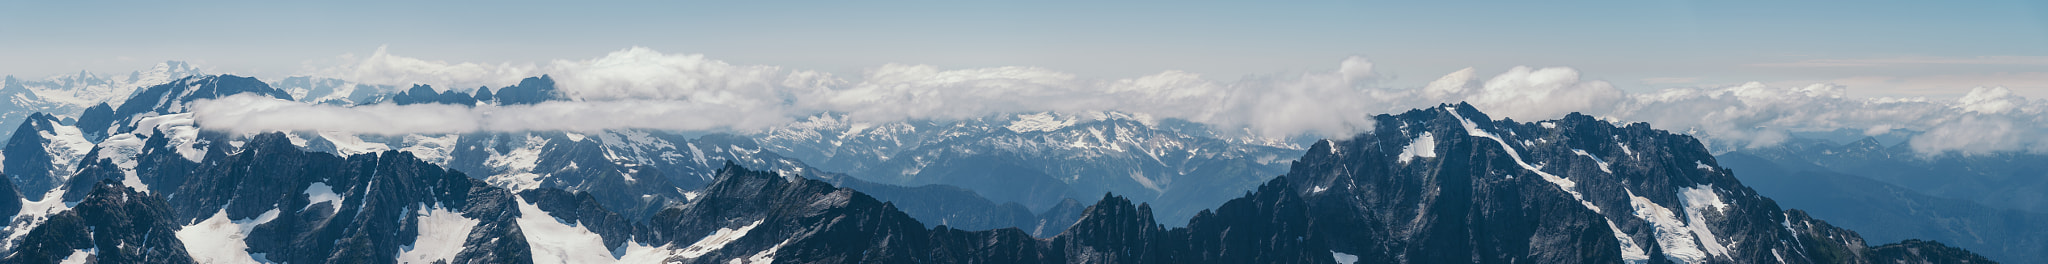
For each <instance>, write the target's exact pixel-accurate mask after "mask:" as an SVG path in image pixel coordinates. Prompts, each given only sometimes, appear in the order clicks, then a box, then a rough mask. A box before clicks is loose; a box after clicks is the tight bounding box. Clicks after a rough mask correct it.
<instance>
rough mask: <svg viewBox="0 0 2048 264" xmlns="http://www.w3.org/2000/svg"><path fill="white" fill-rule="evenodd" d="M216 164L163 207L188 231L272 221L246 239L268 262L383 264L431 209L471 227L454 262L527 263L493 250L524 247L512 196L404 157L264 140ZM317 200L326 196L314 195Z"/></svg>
mask: <svg viewBox="0 0 2048 264" xmlns="http://www.w3.org/2000/svg"><path fill="white" fill-rule="evenodd" d="M217 155H221V156H210V157H209V158H208V162H206V163H205V164H204V165H202V166H201V167H199V168H198V169H197V170H196V172H195V173H193V175H192V178H191V179H189V180H187V181H186V184H185V185H183V186H179V187H178V189H177V193H178V195H177V196H176V197H174V198H173V199H172V200H171V204H173V205H174V206H175V207H177V208H178V209H179V212H178V216H179V218H178V219H179V220H180V221H182V222H184V223H197V222H199V221H201V220H204V219H205V218H207V217H210V216H212V215H213V214H215V213H217V212H218V213H222V214H225V217H227V218H228V219H251V218H261V217H263V216H264V215H266V214H268V215H273V216H272V217H274V219H272V220H269V221H268V222H265V223H263V224H260V225H257V226H256V227H255V228H254V229H253V230H252V231H251V232H250V233H249V234H248V238H247V240H248V241H250V242H249V243H248V244H249V252H250V253H260V254H265V256H266V257H267V258H269V260H271V261H285V262H293V263H320V262H326V263H335V262H341V263H390V262H392V261H393V260H392V259H391V257H390V256H396V255H399V253H401V252H402V249H401V247H402V246H407V245H412V244H413V243H414V242H415V241H414V239H416V238H417V237H418V236H419V234H420V232H421V230H420V229H419V228H420V222H419V221H421V220H420V219H421V217H422V214H424V213H426V212H427V211H430V210H446V211H451V212H459V213H460V214H461V216H463V217H466V218H469V219H476V220H479V221H480V222H479V223H478V224H477V226H475V227H474V228H473V229H472V231H471V233H470V235H469V236H468V237H469V239H468V240H467V241H465V242H464V245H465V251H464V252H463V253H464V255H463V256H464V257H458V258H456V259H455V262H458V263H466V262H468V261H473V260H486V261H487V262H495V261H510V260H527V259H526V258H523V257H522V256H525V255H522V254H523V253H521V252H523V251H521V252H498V251H495V250H503V249H507V248H519V249H523V248H525V240H524V239H523V235H521V234H520V233H519V231H518V230H519V229H518V227H517V225H516V224H515V223H514V222H513V219H516V218H518V216H519V210H518V209H517V208H516V207H515V206H514V205H513V199H512V193H511V192H509V191H506V190H504V189H500V188H495V187H490V186H488V185H487V184H484V183H483V182H481V181H477V180H475V179H471V178H469V177H468V176H464V175H463V174H461V173H458V172H450V171H447V170H445V169H442V168H440V167H439V166H434V165H433V164H429V163H426V162H423V161H420V160H418V159H417V158H414V157H413V156H412V155H410V154H408V153H405V152H396V151H392V152H384V153H381V154H376V155H371V154H362V155H355V156H352V157H348V158H345V159H344V158H341V157H337V156H333V155H332V154H326V153H317V152H306V151H303V150H299V149H297V147H296V146H293V145H292V144H291V143H290V141H289V139H287V138H286V137H285V136H284V135H283V134H277V133H272V134H265V135H263V136H259V137H257V138H256V139H253V140H250V141H249V142H248V143H247V144H246V145H245V146H244V147H243V149H242V151H241V152H239V153H236V154H233V155H231V156H228V155H226V154H217ZM321 188H325V190H322V189H321ZM323 191H325V192H328V193H331V194H328V195H333V197H324V199H322V198H323V197H316V196H315V194H319V193H323ZM315 199H321V200H318V201H316V200H315ZM337 203H338V204H337ZM479 250H481V251H479ZM472 251H475V252H472ZM497 253H507V254H497ZM527 261H530V260H527Z"/></svg>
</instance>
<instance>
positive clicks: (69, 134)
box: [36, 122, 148, 189]
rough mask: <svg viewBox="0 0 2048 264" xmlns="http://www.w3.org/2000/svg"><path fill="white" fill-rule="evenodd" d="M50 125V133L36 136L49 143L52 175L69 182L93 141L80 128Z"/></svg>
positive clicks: (47, 149) (41, 132)
mask: <svg viewBox="0 0 2048 264" xmlns="http://www.w3.org/2000/svg"><path fill="white" fill-rule="evenodd" d="M48 125H49V126H50V131H37V132H36V134H37V135H38V136H42V137H43V139H44V140H47V142H44V143H43V151H44V153H49V154H50V163H51V164H50V166H51V168H52V169H55V171H51V172H50V175H53V176H58V177H60V178H59V179H60V180H65V181H59V182H68V179H70V178H71V176H70V175H71V174H72V172H73V171H75V169H76V167H77V166H78V161H79V157H83V156H85V154H86V153H87V152H92V147H93V144H92V141H89V140H85V134H84V133H82V132H79V131H78V127H75V126H66V125H62V124H57V123H56V122H50V123H49V124H48ZM130 178H133V177H130ZM131 186H133V185H131ZM147 187H148V186H142V187H138V188H137V189H146V188H147Z"/></svg>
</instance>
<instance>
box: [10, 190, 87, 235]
mask: <svg viewBox="0 0 2048 264" xmlns="http://www.w3.org/2000/svg"><path fill="white" fill-rule="evenodd" d="M65 192H66V190H65V189H61V188H60V189H57V190H52V191H50V192H49V193H45V194H43V199H42V200H36V201H28V199H22V202H21V212H20V213H15V215H14V218H13V221H11V223H8V225H7V227H6V228H5V229H4V230H5V231H4V232H0V233H4V234H7V239H6V240H0V249H13V248H15V247H17V246H20V245H16V244H15V243H19V242H21V238H22V237H23V236H28V231H29V230H35V229H36V226H41V225H43V221H46V220H49V217H50V215H53V214H57V213H58V212H63V211H64V210H71V205H70V204H66V203H64V193H65Z"/></svg>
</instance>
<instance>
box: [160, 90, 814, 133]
mask: <svg viewBox="0 0 2048 264" xmlns="http://www.w3.org/2000/svg"><path fill="white" fill-rule="evenodd" d="M191 109H192V113H194V115H195V116H194V119H195V120H196V121H197V122H198V123H199V124H200V125H201V126H204V127H206V128H208V129H220V130H227V131H231V132H236V133H250V132H264V131H343V132H351V133H362V134H386V135H393V134H414V133H464V132H476V131H534V130H540V131H598V130H604V129H661V130H685V131H703V130H738V129H758V128H765V127H769V126H773V125H779V124H785V123H788V122H790V121H792V120H791V119H789V118H788V116H789V115H788V114H785V113H780V112H761V111H755V110H758V109H748V108H735V107H726V106H720V105H708V104H695V103H689V102H684V101H670V100H618V101H557V102H545V103H540V104H534V105H511V106H490V105H486V106H477V107H467V106H456V105H444V104H414V105H392V104H377V105H364V106H354V107H344V106H334V105H316V104H306V103H299V102H293V101H285V100H278V99H272V98H267V97H262V96H254V95H236V96H229V97H227V98H222V99H219V100H202V101H198V102H193V104H192V108H191Z"/></svg>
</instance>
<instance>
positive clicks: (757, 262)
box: [727, 237, 796, 264]
mask: <svg viewBox="0 0 2048 264" xmlns="http://www.w3.org/2000/svg"><path fill="white" fill-rule="evenodd" d="M792 241H796V238H794V237H792V238H789V239H784V240H782V243H776V244H775V246H774V247H769V248H768V249H767V250H762V251H761V252H759V253H754V255H753V256H748V257H747V258H746V259H739V258H734V259H732V261H728V262H727V263H732V264H773V263H775V252H776V251H781V250H782V246H785V245H789V242H792Z"/></svg>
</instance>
